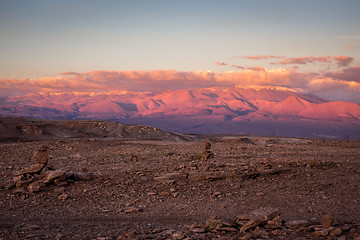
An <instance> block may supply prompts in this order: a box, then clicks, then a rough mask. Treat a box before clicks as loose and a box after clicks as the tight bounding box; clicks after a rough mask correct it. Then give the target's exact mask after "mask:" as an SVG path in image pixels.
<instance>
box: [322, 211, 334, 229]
mask: <svg viewBox="0 0 360 240" xmlns="http://www.w3.org/2000/svg"><path fill="white" fill-rule="evenodd" d="M333 222H334V217H333V215H332V214H331V213H328V214H326V215H325V216H324V217H323V218H322V221H321V224H322V225H323V227H324V228H329V227H331V225H332V224H333Z"/></svg>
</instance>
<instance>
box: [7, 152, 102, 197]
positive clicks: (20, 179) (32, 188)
mask: <svg viewBox="0 0 360 240" xmlns="http://www.w3.org/2000/svg"><path fill="white" fill-rule="evenodd" d="M34 159H35V162H36V163H35V164H33V165H31V166H29V167H27V168H24V169H21V170H19V171H15V172H14V173H13V174H14V178H13V181H12V183H10V184H8V185H7V187H6V188H7V189H11V188H18V189H23V190H25V191H28V192H39V191H41V190H43V189H44V188H45V187H47V186H51V185H54V186H66V185H69V184H71V183H73V182H75V181H89V180H93V179H95V178H97V175H96V174H94V173H92V172H88V173H82V172H81V173H80V172H73V171H70V172H65V171H63V170H56V169H54V168H53V167H51V166H49V165H48V162H49V148H48V147H47V146H45V145H43V146H40V147H39V148H38V149H37V150H36V151H35V152H34Z"/></svg>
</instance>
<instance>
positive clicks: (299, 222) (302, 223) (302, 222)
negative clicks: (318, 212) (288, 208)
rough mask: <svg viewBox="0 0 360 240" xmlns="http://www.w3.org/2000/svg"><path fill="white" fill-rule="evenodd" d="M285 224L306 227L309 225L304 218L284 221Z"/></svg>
mask: <svg viewBox="0 0 360 240" xmlns="http://www.w3.org/2000/svg"><path fill="white" fill-rule="evenodd" d="M285 226H287V227H295V228H296V227H306V226H310V222H308V221H306V220H289V221H286V223H285Z"/></svg>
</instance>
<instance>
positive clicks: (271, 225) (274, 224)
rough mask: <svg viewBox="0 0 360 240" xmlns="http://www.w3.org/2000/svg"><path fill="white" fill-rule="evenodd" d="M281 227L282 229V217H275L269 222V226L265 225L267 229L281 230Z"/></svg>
mask: <svg viewBox="0 0 360 240" xmlns="http://www.w3.org/2000/svg"><path fill="white" fill-rule="evenodd" d="M281 227H282V221H281V217H280V216H276V217H274V219H273V220H270V221H268V222H267V224H266V225H265V228H271V229H275V228H281Z"/></svg>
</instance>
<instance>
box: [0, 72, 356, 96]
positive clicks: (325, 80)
mask: <svg viewBox="0 0 360 240" xmlns="http://www.w3.org/2000/svg"><path fill="white" fill-rule="evenodd" d="M233 67H237V68H239V69H241V70H239V71H228V72H222V73H216V72H209V71H182V72H181V71H175V70H153V71H90V72H83V73H76V74H74V73H66V74H64V73H62V74H60V75H59V76H57V77H48V78H39V79H0V96H1V95H2V96H11V95H24V94H26V93H35V92H72V91H76V92H109V91H114V90H134V91H149V92H155V91H159V90H167V89H173V90H175V89H195V88H205V87H216V86H224V87H229V86H233V85H241V86H248V85H259V86H263V85H268V86H284V87H290V88H297V89H303V90H304V91H309V92H311V93H314V94H316V95H319V96H320V97H324V98H329V99H336V100H341V97H342V98H343V99H346V100H347V101H355V102H357V101H358V102H360V99H359V98H360V87H359V86H360V80H359V76H360V67H351V68H347V69H344V70H343V71H339V72H329V73H324V74H318V73H306V72H305V73H304V72H298V71H297V69H296V68H290V69H284V68H278V69H265V68H263V67H261V66H255V67H242V66H237V65H233ZM332 96H333V97H332ZM335 97H336V98H335Z"/></svg>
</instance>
